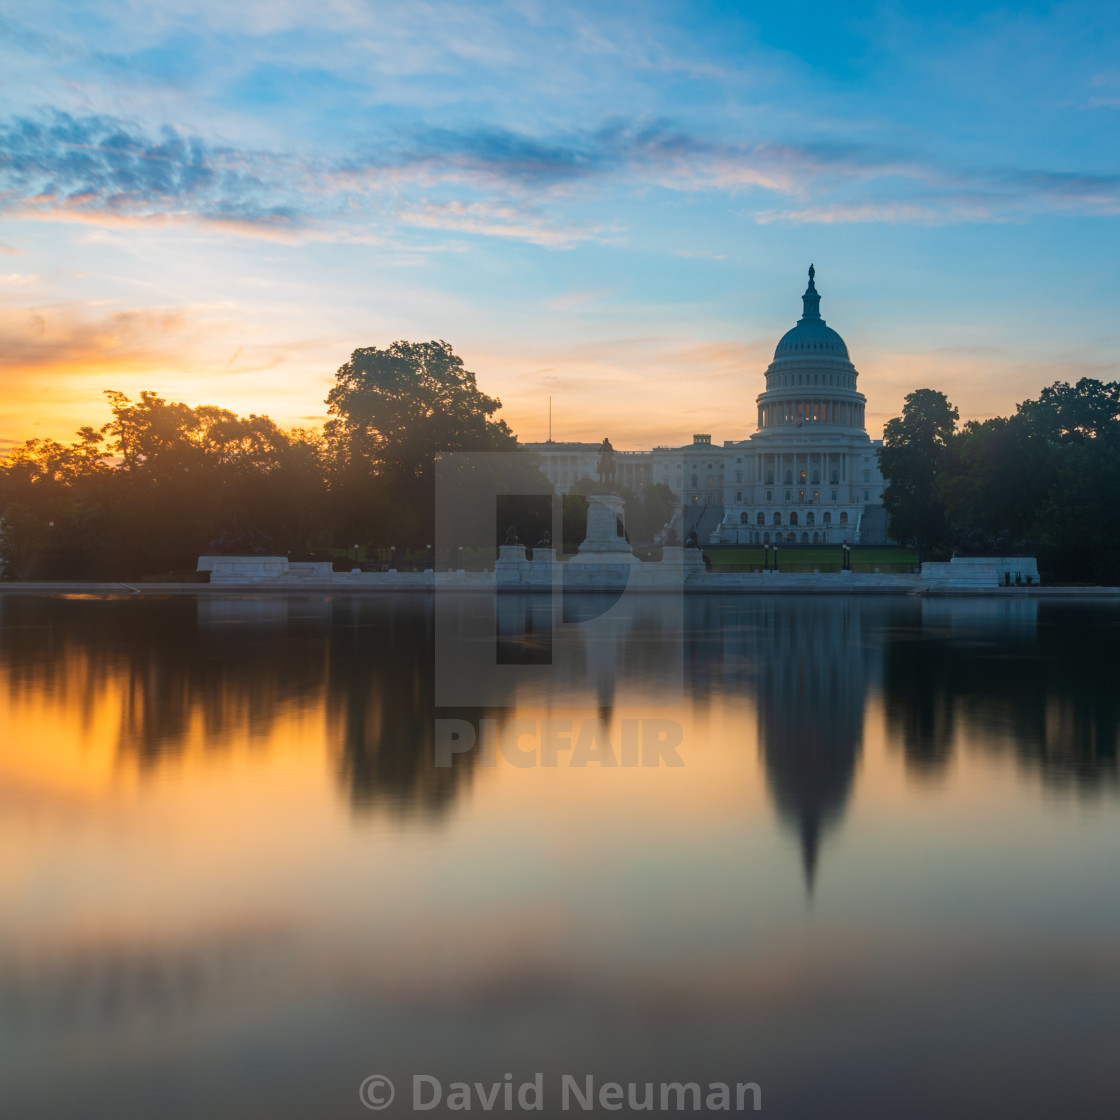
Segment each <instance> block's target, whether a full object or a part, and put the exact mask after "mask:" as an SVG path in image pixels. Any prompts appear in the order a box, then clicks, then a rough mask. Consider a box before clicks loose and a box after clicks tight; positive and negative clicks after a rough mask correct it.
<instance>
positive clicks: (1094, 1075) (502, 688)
mask: <svg viewBox="0 0 1120 1120" xmlns="http://www.w3.org/2000/svg"><path fill="white" fill-rule="evenodd" d="M595 605H596V604H595V603H594V602H592V601H588V602H585V603H582V604H581V605H580V606H581V609H580V611H579V612H576V613H578V615H579V616H580V618H581V619H582V621H581V623H580V624H579V625H576V624H575V623H574V622H573V621H572V619H571V617H568V618H565V617H564V615H563V612H562V611H561V612H560V613H559V615H558V614H557V612H556V610H552V613H551V614H550V615H549V616H548V617H547V618H545V617H544V616H543V615H542V614H541V610H542V606H541V600H539V599H538V600H535V601H533V600H530V601H526V600H522V599H518V598H517V597H510V598H503V599H502V600H501V601H500V603H499V604H497V605H495V604H492V603H491V604H489V606H487V605H486V604H480V602H479V601H478V600H472V601H470V602H464V603H463V604H461V605H460V606H459V607H457V608H455V610H458V611H460V612H461V613H460V614H459V615H458V617H455V616H454V611H453V612H452V615H453V617H452V618H451V620H450V621H451V623H452V624H453V626H454V627H455V628H457V631H458V632H459V633H461V634H463V635H464V636H466V638H469V641H467V642H466V643H465V646H464V648H465V649H466V651H467V653H468V655H469V656H470V660H469V661H468V663H467V665H466V666H464V672H465V671H466V669H471V670H472V671H473V669H474V668H476V667H477V666H478V665H480V664H483V661H485V665H486V666H487V672H489V670H490V669H491V668H492V669H493V670H494V674H495V675H492V676H490V677H487V678H486V681H487V687H488V688H492V689H493V691H491V692H489V693H487V694H486V695H485V696H484V697H483V698H481V699H478V698H477V697H475V702H471V701H472V694H471V693H470V692H469V691H468V692H467V693H466V694H465V695H463V696H461V697H460V698H459V699H460V700H461V701H462V703H458V704H456V705H455V706H448V707H444V706H441V705H440V700H441V697H440V696H439V695H438V694H437V684H436V682H437V679H438V677H437V671H436V663H437V661H438V659H439V649H438V648H437V647H438V630H439V628H438V624H437V619H436V618H435V604H433V602H432V601H431V600H429V599H426V598H424V597H422V596H418V597H409V598H400V599H388V598H381V597H377V596H369V597H352V598H347V597H335V598H315V597H307V598H290V599H282V598H272V597H269V598H260V599H251V598H247V599H239V598H236V597H230V598H219V597H214V598H204V599H201V600H198V601H197V602H196V601H195V600H192V599H186V598H184V599H179V598H175V599H167V600H150V599H143V600H140V599H135V598H127V599H119V600H113V601H105V600H98V599H81V598H71V599H62V598H52V597H40V598H33V597H3V596H0V676H2V677H3V680H2V681H0V722H4V721H6V722H4V728H5V731H6V732H7V733H8V734H7V736H6V738H5V740H4V741H3V742H0V840H3V843H0V913H3V914H4V922H3V923H0V1081H3V1082H4V1084H5V1087H7V1086H9V1085H11V1086H13V1092H12V1093H11V1094H10V1095H8V1094H6V1095H5V1100H6V1102H7V1101H9V1100H10V1101H12V1102H14V1103H13V1104H12V1106H11V1107H10V1108H9V1109H8V1111H10V1112H11V1114H12V1115H43V1116H56V1115H57V1116H65V1115H73V1114H75V1112H77V1111H84V1112H86V1113H89V1114H93V1115H114V1116H120V1117H129V1116H141V1115H150V1114H151V1112H152V1111H164V1106H165V1105H167V1103H168V1101H171V1102H172V1107H171V1109H170V1112H171V1114H173V1115H174V1114H176V1113H175V1111H174V1107H175V1106H177V1105H176V1100H175V1090H176V1087H178V1088H179V1090H180V1092H181V1087H182V1070H183V1068H184V1067H183V1062H184V1061H185V1060H188V1059H184V1057H183V1056H184V1055H188V1056H189V1065H190V1070H191V1073H192V1076H193V1074H194V1072H195V1071H198V1073H199V1078H198V1081H197V1086H196V1087H195V1088H193V1089H192V1093H194V1094H197V1095H195V1096H191V1097H190V1099H189V1101H188V1102H187V1103H186V1104H184V1105H183V1107H182V1108H181V1109H180V1110H179V1112H178V1114H179V1115H192V1114H193V1115H199V1114H202V1113H205V1114H207V1115H214V1116H222V1117H226V1116H228V1117H230V1118H231V1120H232V1118H239V1117H241V1116H245V1115H269V1116H277V1117H289V1116H290V1117H292V1118H293V1120H294V1118H295V1117H300V1116H308V1115H336V1114H337V1115H343V1114H346V1113H347V1111H350V1112H353V1111H354V1110H356V1109H358V1107H359V1106H358V1105H357V1103H356V1102H355V1101H354V1099H353V1098H354V1096H355V1094H356V1087H357V1085H358V1083H359V1082H360V1080H361V1078H362V1076H364V1075H366V1074H368V1073H371V1072H374V1071H375V1070H377V1069H381V1070H383V1071H384V1072H386V1073H389V1074H392V1075H394V1076H405V1077H407V1075H408V1074H409V1073H410V1072H417V1071H422V1070H430V1071H431V1072H432V1073H435V1074H438V1075H441V1076H443V1077H444V1078H445V1079H447V1078H450V1077H455V1076H458V1077H461V1078H463V1079H466V1080H476V1079H480V1078H481V1079H483V1080H491V1079H494V1078H498V1079H500V1078H501V1077H502V1075H503V1074H504V1072H505V1071H506V1070H507V1069H510V1068H512V1069H513V1070H514V1071H515V1073H516V1075H517V1076H518V1077H521V1076H524V1075H527V1074H528V1073H530V1072H531V1071H533V1070H535V1069H538V1068H544V1069H546V1070H547V1071H548V1072H549V1076H550V1077H551V1076H553V1075H554V1074H555V1073H556V1072H557V1071H560V1070H568V1071H571V1070H574V1071H576V1072H581V1071H588V1072H590V1071H594V1072H596V1074H597V1075H598V1076H599V1077H600V1079H608V1078H609V1079H621V1080H627V1079H634V1080H639V1081H644V1080H650V1079H653V1080H657V1079H659V1078H661V1077H663V1076H672V1077H681V1078H704V1077H705V1076H707V1077H711V1078H714V1079H721V1080H734V1079H735V1078H736V1077H739V1076H742V1075H746V1076H750V1077H754V1078H757V1079H758V1080H759V1081H760V1082H761V1084H762V1085H763V1088H764V1094H765V1095H766V1096H767V1111H771V1110H772V1111H774V1112H776V1113H777V1114H778V1115H787V1116H795V1117H799V1116H807V1117H808V1116H820V1115H831V1114H833V1113H834V1112H835V1113H836V1114H839V1115H851V1114H857V1115H861V1116H876V1117H877V1116H884V1117H886V1116H895V1115H908V1116H909V1115H923V1114H924V1115H929V1116H937V1115H947V1114H949V1113H950V1112H951V1113H952V1114H953V1115H962V1116H971V1115H976V1116H979V1115H984V1114H985V1109H984V1108H982V1107H978V1106H977V1102H980V1104H981V1105H983V1106H990V1101H991V1100H992V1099H994V1097H995V1096H997V1095H998V1096H999V1099H1000V1100H1001V1101H1005V1102H1006V1103H1008V1107H1009V1108H1010V1109H1011V1111H1014V1112H1015V1114H1016V1115H1021V1116H1028V1115H1040V1116H1041V1115H1045V1114H1048V1113H1052V1112H1053V1111H1054V1109H1055V1108H1056V1107H1057V1105H1058V1103H1061V1104H1062V1105H1063V1106H1068V1107H1067V1111H1069V1113H1070V1114H1077V1115H1091V1114H1092V1112H1091V1107H1089V1108H1087V1107H1086V1106H1087V1105H1088V1106H1091V1104H1092V1102H1094V1101H1099V1100H1106V1099H1108V1098H1107V1097H1106V1096H1105V1095H1102V1093H1103V1090H1104V1089H1105V1088H1107V1086H1108V1081H1109V1077H1110V1076H1112V1075H1111V1074H1110V1070H1111V1065H1110V1064H1109V1052H1108V1049H1107V1048H1108V1045H1110V1040H1111V1038H1112V1034H1111V1033H1110V1030H1111V1027H1110V1023H1112V1022H1114V1020H1115V1007H1116V1005H1117V996H1118V993H1120V971H1118V970H1117V961H1116V955H1115V948H1114V940H1115V939H1114V930H1115V928H1116V924H1117V922H1118V921H1120V911H1118V909H1117V907H1118V905H1120V903H1118V902H1117V901H1116V897H1115V893H1114V892H1110V891H1108V890H1106V889H1104V888H1103V887H1102V884H1105V885H1106V884H1107V882H1108V881H1111V877H1114V874H1113V873H1114V868H1113V866H1112V865H1113V863H1114V851H1115V847H1116V844H1117V843H1120V827H1118V825H1117V813H1116V811H1115V810H1116V804H1117V792H1118V783H1117V766H1116V737H1117V720H1118V714H1120V713H1118V711H1117V703H1118V701H1117V697H1116V695H1115V689H1114V681H1115V679H1116V674H1117V669H1118V668H1120V664H1118V660H1120V653H1118V646H1117V643H1116V641H1115V638H1116V636H1117V627H1118V623H1120V612H1116V611H1115V610H1113V609H1112V608H1107V609H1101V608H1100V607H1097V606H1090V607H1087V608H1083V607H1081V606H1079V605H1077V604H1057V603H1055V604H1050V603H1041V604H1036V603H1032V602H1029V601H1022V602H1014V603H1007V602H998V601H968V602H963V601H962V602H953V601H932V600H931V601H921V600H917V599H893V598H892V599H850V600H849V599H843V598H827V597H810V598H805V599H798V598H794V597H780V598H762V597H751V598H724V597H718V596H712V597H708V596H705V597H696V598H689V599H678V600H676V601H675V602H672V603H670V602H668V601H667V600H660V599H658V598H657V597H656V596H647V597H640V598H637V599H630V598H629V597H628V596H623V597H622V598H621V599H620V600H619V602H618V603H617V604H615V605H614V606H612V607H611V608H610V609H607V610H602V611H599V612H598V613H596V611H595V609H594V608H595ZM551 609H552V608H550V610H551ZM486 611H488V612H489V613H488V614H486V613H485V612H486ZM476 614H477V616H478V617H477V618H476V617H475V615H476ZM478 618H481V619H482V621H483V622H484V623H485V625H484V626H482V628H481V630H477V631H476V629H475V627H474V622H476V621H478ZM476 634H483V635H484V639H477V640H480V641H481V640H484V641H485V643H486V648H485V649H482V647H481V646H479V645H477V644H476V645H473V646H472V645H471V643H472V642H475V641H476V637H475V636H472V635H476ZM545 634H547V635H548V641H547V642H545V641H544V640H543V638H542V636H543V635H545ZM507 670H509V672H507ZM522 670H524V672H522ZM476 679H477V678H476ZM647 710H652V711H656V712H658V713H665V712H668V713H669V714H671V715H672V716H673V717H674V718H676V719H677V720H679V722H680V723H681V725H682V727H683V728H684V731H685V743H684V746H683V748H682V754H683V756H684V758H685V761H686V765H685V767H683V768H681V769H677V770H672V771H668V770H657V769H652V770H644V769H637V768H635V769H633V770H624V769H622V768H618V769H615V770H606V769H599V768H597V767H588V768H587V769H585V770H580V771H577V770H572V769H569V770H564V769H562V768H558V769H555V770H552V771H545V770H539V769H538V770H513V769H511V768H509V767H503V766H501V765H498V766H495V767H491V768H486V767H482V766H479V765H478V762H477V759H476V758H475V757H474V756H472V755H465V756H463V757H461V758H458V759H457V760H456V765H454V766H452V767H449V768H439V767H436V766H434V764H433V762H434V749H433V733H434V720H435V718H436V717H437V716H438V717H441V718H446V717H449V716H451V717H460V718H462V719H464V720H470V721H473V722H477V721H478V720H479V719H481V718H487V719H493V720H495V721H496V722H497V723H498V724H499V725H501V726H506V725H508V723H509V721H510V720H512V719H514V718H518V717H519V716H521V715H524V714H526V713H529V714H531V715H532V716H533V717H534V718H544V717H546V716H576V717H577V718H578V717H580V716H583V717H585V718H594V719H597V720H601V721H602V722H603V724H604V726H609V727H610V728H611V730H612V732H613V731H614V730H615V729H617V726H618V724H619V722H620V721H621V720H623V719H626V718H632V717H633V716H634V715H640V714H642V713H643V712H645V711H647ZM1024 776H1025V777H1026V779H1027V780H1025V781H1024V780H1022V779H1023V777H1024ZM1040 787H1042V788H1044V789H1045V790H1046V791H1048V792H1049V791H1056V792H1062V793H1064V794H1068V793H1072V794H1074V796H1068V795H1066V796H1061V797H1039V796H1038V791H1039V788H1040ZM1081 795H1091V796H1084V797H1082V796H1081ZM1071 810H1072V811H1071ZM993 822H997V823H998V828H994V827H993ZM993 884H998V887H999V890H998V893H997V892H994V891H993V889H992V885H993ZM805 887H808V888H809V889H810V890H812V891H813V892H814V901H813V905H812V907H809V906H808V905H807V904H806V898H805V889H804V888H805ZM1110 1017H1111V1018H1110ZM993 1039H996V1040H998V1041H999V1045H996V1044H994V1043H993V1042H992V1040H993ZM1040 1040H1041V1041H1040ZM930 1054H936V1055H937V1069H936V1070H935V1071H933V1072H932V1073H931V1065H930V1058H929V1055H930ZM868 1055H871V1057H870V1058H869V1057H868ZM1024 1055H1025V1056H1026V1058H1027V1059H1028V1060H1029V1063H1030V1065H1031V1066H1032V1067H1033V1066H1035V1065H1037V1066H1038V1067H1039V1068H1042V1066H1043V1065H1045V1067H1046V1068H1047V1069H1049V1070H1053V1071H1056V1072H1055V1074H1054V1092H1053V1093H1050V1094H1049V1095H1047V1094H1046V1093H1040V1092H1037V1091H1036V1089H1037V1087H1036V1086H1034V1085H1027V1084H1025V1083H1024V1082H1023V1080H1022V1071H1023V1068H1024V1065H1023V1061H1024ZM1043 1059H1045V1061H1043ZM169 1070H170V1072H169ZM884 1070H887V1071H889V1074H884ZM808 1074H811V1076H809V1075H808ZM939 1078H941V1079H943V1083H942V1080H938V1079H939ZM923 1079H925V1080H924V1081H923ZM931 1079H932V1080H933V1081H934V1082H936V1085H940V1086H941V1095H940V1096H932V1097H930V1098H929V1099H928V1100H927V1099H926V1098H924V1097H923V1098H921V1099H919V1100H917V1101H916V1100H915V1097H914V1089H913V1087H914V1086H922V1085H925V1087H927V1088H928V1087H929V1083H930V1080H931ZM936 1085H935V1087H936ZM169 1087H170V1089H171V1092H170V1094H169V1092H168V1089H169ZM1059 1089H1060V1093H1058V1090H1059ZM1055 1094H1057V1095H1058V1096H1060V1097H1061V1101H1060V1102H1056V1099H1055ZM950 1097H951V1098H952V1100H950V1099H949V1098H950ZM338 1101H341V1102H342V1103H341V1104H338V1105H336V1104H335V1102H338ZM91 1102H92V1103H91ZM153 1102H155V1104H153ZM853 1102H854V1103H855V1104H856V1106H857V1107H855V1108H851V1107H845V1105H851V1104H852V1103H853ZM178 1103H182V1102H178ZM157 1105H158V1108H157V1107H156V1106H157ZM950 1105H951V1106H952V1107H950ZM192 1108H193V1112H192V1111H191V1109H192ZM923 1108H925V1112H924V1113H923ZM989 1111H990V1109H989ZM390 1114H391V1113H390ZM401 1114H405V1115H406V1114H407V1110H405V1111H404V1112H403V1113H401Z"/></svg>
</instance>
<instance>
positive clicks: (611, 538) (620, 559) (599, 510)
mask: <svg viewBox="0 0 1120 1120" xmlns="http://www.w3.org/2000/svg"><path fill="white" fill-rule="evenodd" d="M568 563H569V564H581V563H582V564H639V563H641V561H640V560H638V558H637V557H636V556H635V555H634V550H633V549H632V548H631V547H630V542H629V541H628V540H627V539H626V503H625V502H624V501H623V500H622V498H620V497H619V496H618V495H617V494H592V495H590V496H589V497H588V499H587V536H586V537H585V538H584V541H583V544H581V545H580V546H579V554H578V555H576V556H573V557H572V559H571V560H569V561H568Z"/></svg>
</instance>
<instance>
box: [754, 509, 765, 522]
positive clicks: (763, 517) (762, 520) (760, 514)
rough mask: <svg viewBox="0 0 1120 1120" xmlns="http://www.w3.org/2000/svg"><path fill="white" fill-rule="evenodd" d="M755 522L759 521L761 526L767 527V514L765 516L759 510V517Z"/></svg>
mask: <svg viewBox="0 0 1120 1120" xmlns="http://www.w3.org/2000/svg"><path fill="white" fill-rule="evenodd" d="M755 521H757V522H758V523H759V525H765V524H766V514H764V513H763V512H762V511H761V510H759V511H758V516H757V517H755Z"/></svg>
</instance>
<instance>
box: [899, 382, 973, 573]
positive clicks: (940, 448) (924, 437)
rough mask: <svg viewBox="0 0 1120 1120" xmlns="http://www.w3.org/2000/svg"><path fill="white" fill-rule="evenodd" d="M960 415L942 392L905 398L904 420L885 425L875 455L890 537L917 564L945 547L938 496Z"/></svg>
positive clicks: (923, 392) (945, 528) (941, 503)
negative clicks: (913, 552) (912, 554)
mask: <svg viewBox="0 0 1120 1120" xmlns="http://www.w3.org/2000/svg"><path fill="white" fill-rule="evenodd" d="M959 418H960V413H959V412H958V411H957V409H956V408H954V407H953V406H952V405H951V404H950V403H949V400H948V398H947V397H946V396H945V394H944V393H940V392H938V391H937V390H935V389H916V390H915V391H914V392H913V393H910V394H908V395H907V397H906V400H905V402H904V403H903V408H902V415H901V416H896V417H895V418H894V419H893V420H890V421H888V423H887V426H886V428H885V429H884V432H883V446H882V448H881V449H880V451H879V465H880V467H881V468H882V471H883V477H884V479H885V480H886V484H887V485H886V488H885V490H884V491H883V505H884V506H885V507H886V510H887V515H888V517H889V518H890V532H891V536H893V537H894V539H895V540H896V541H898V542H899V543H900V544H904V545H908V546H911V547H914V548H916V549H917V551H918V557H919V559H920V560H921V559H924V558H925V556H926V554H927V553H928V552H929V550H930V549H931V548H934V547H936V546H939V545H942V544H944V542H945V540H946V537H947V534H948V525H947V520H946V511H945V504H944V501H943V499H942V497H941V496H940V494H939V491H938V479H939V476H940V475H941V474H942V472H944V470H945V469H946V467H947V465H948V462H949V457H950V453H951V444H952V440H953V435H954V432H955V431H956V424H957V420H958V419H959Z"/></svg>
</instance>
